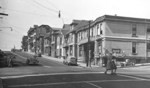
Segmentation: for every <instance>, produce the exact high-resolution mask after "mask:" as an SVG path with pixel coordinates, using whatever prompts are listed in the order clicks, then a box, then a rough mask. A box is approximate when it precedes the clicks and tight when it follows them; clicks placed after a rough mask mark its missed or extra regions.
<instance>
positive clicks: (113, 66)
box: [112, 58, 117, 74]
mask: <svg viewBox="0 0 150 88" xmlns="http://www.w3.org/2000/svg"><path fill="white" fill-rule="evenodd" d="M112 69H113V73H112V74H116V70H117V66H116V63H115V59H114V58H113V59H112Z"/></svg>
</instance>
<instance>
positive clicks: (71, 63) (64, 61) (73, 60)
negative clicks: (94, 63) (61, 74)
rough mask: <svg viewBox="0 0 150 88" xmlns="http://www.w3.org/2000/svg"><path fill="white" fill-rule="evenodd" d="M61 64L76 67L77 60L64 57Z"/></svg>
mask: <svg viewBox="0 0 150 88" xmlns="http://www.w3.org/2000/svg"><path fill="white" fill-rule="evenodd" d="M63 63H64V64H67V65H77V59H76V58H75V57H66V58H64V60H63Z"/></svg>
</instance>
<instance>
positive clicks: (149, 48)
mask: <svg viewBox="0 0 150 88" xmlns="http://www.w3.org/2000/svg"><path fill="white" fill-rule="evenodd" d="M147 51H148V52H150V43H147Z"/></svg>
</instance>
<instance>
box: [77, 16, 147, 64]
mask: <svg viewBox="0 0 150 88" xmlns="http://www.w3.org/2000/svg"><path fill="white" fill-rule="evenodd" d="M86 29H87V30H86ZM89 29H90V31H89V33H88V30H89ZM149 30H150V20H149V19H142V18H131V17H121V16H110V15H104V16H101V17H99V18H97V19H96V20H94V21H93V22H91V23H90V24H89V25H87V26H85V27H84V26H83V27H81V28H80V30H78V31H77V34H76V35H77V45H78V46H77V47H78V48H77V52H78V54H77V58H78V59H80V60H81V59H82V60H83V61H86V59H85V58H86V56H87V55H89V57H91V58H90V61H91V62H94V64H101V63H102V62H103V61H104V60H102V59H100V58H99V57H103V56H105V53H107V52H110V53H113V54H114V55H115V56H116V57H117V56H118V57H121V56H124V58H132V59H134V60H135V61H136V63H138V62H142V61H144V60H145V59H147V58H149V57H150V51H149V46H150V44H149V42H148V41H149V38H150V33H149V32H150V31H149ZM88 34H89V37H88ZM87 43H90V44H89V45H87ZM89 49H90V51H88V52H87V50H89ZM119 59H121V58H119ZM147 60H148V59H147Z"/></svg>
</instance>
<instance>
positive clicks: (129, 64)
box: [118, 59, 135, 67]
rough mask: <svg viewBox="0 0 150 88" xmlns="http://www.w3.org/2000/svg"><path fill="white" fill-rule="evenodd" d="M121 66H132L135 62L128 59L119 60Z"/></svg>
mask: <svg viewBox="0 0 150 88" xmlns="http://www.w3.org/2000/svg"><path fill="white" fill-rule="evenodd" d="M118 63H119V64H120V66H121V67H126V66H134V65H135V63H134V62H133V61H131V60H129V59H126V60H125V61H119V62H118Z"/></svg>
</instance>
